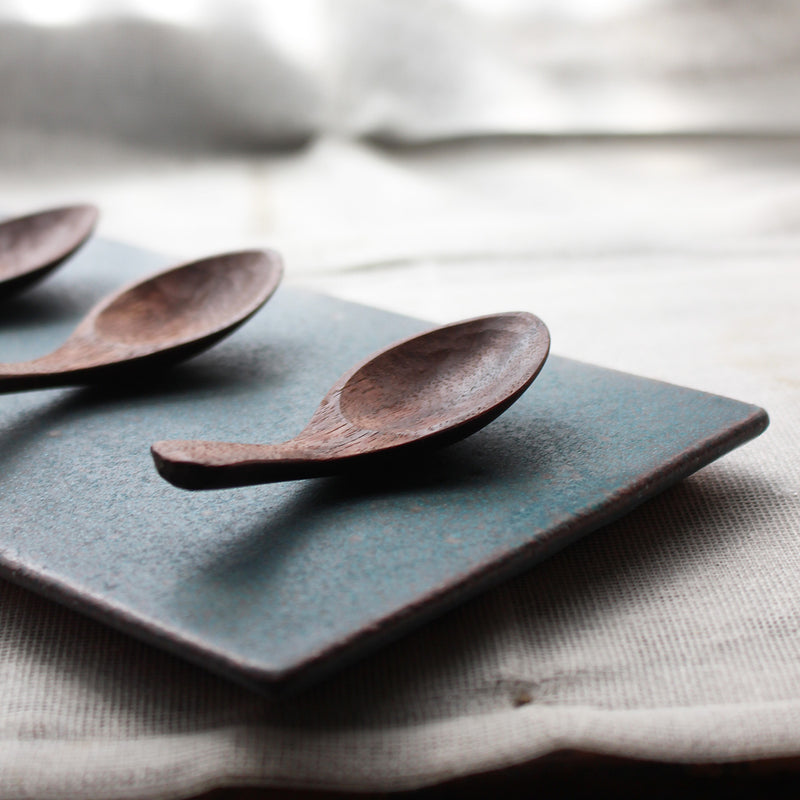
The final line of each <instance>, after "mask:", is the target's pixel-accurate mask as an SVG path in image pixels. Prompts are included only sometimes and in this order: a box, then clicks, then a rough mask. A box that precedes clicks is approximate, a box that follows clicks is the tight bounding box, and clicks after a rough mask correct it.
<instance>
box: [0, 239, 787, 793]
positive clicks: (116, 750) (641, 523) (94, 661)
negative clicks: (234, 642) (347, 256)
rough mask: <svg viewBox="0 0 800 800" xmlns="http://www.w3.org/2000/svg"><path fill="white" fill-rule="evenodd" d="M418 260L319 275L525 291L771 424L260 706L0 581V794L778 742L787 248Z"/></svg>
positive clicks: (509, 294)
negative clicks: (746, 405)
mask: <svg viewBox="0 0 800 800" xmlns="http://www.w3.org/2000/svg"><path fill="white" fill-rule="evenodd" d="M426 264H427V265H426V266H424V267H423V266H419V265H417V267H416V268H415V267H414V266H412V265H405V267H401V266H399V265H395V266H394V267H393V268H387V269H386V271H380V270H376V271H374V272H372V273H369V274H368V276H367V278H368V279H367V278H365V277H364V275H362V276H361V280H359V278H358V273H353V274H350V275H349V276H348V275H340V277H341V278H343V280H344V284H345V288H346V287H347V286H348V285H349V286H350V287H351V289H353V288H354V287H358V286H360V287H361V291H363V292H369V291H372V292H374V293H375V294H376V295H378V294H380V293H381V286H382V287H383V290H384V291H386V290H390V287H391V286H392V285H393V282H394V281H395V280H396V279H398V277H399V276H400V275H404V276H405V280H406V285H407V287H408V288H407V291H406V294H405V295H403V294H402V292H399V291H398V290H397V289H396V288H395V289H391V290H390V291H391V295H392V300H393V302H394V304H396V305H400V304H402V303H403V302H407V303H412V302H413V298H414V296H415V295H414V292H415V289H414V286H413V281H410V280H409V276H411V277H412V278H417V277H419V276H420V275H421V274H423V273H424V274H425V275H427V277H428V279H429V285H439V286H441V287H443V288H442V290H441V292H440V296H439V300H440V301H441V303H442V306H441V309H442V310H443V311H446V312H447V313H448V314H449V312H450V311H453V310H455V309H457V308H458V309H460V310H461V311H463V312H465V313H471V312H472V311H474V310H475V308H476V307H477V306H480V305H482V304H483V305H491V304H493V303H495V302H497V303H500V302H504V303H505V304H506V307H512V306H513V307H521V308H530V309H531V310H535V311H536V312H537V313H539V314H541V315H542V316H543V317H544V318H545V319H546V320H548V322H549V324H550V326H551V331H552V334H553V342H554V350H555V351H556V352H560V353H564V354H568V355H580V356H584V357H589V358H592V359H593V360H596V361H599V362H601V363H605V364H608V365H611V366H619V367H622V368H626V369H630V370H634V371H640V372H643V373H645V374H648V375H652V376H655V377H660V378H665V379H668V380H672V381H675V382H680V383H686V384H689V385H692V386H695V387H697V388H701V389H708V390H712V391H717V392H721V393H725V394H728V395H732V396H734V397H737V398H740V399H744V400H747V401H751V402H755V403H759V404H762V405H763V406H765V407H766V408H767V409H768V410H769V412H770V413H771V416H772V424H771V427H770V428H769V429H768V431H767V432H766V433H765V434H764V435H763V436H762V437H760V438H759V439H757V440H755V441H754V442H751V443H749V444H747V445H746V446H744V447H742V448H741V449H739V450H737V451H735V452H733V453H731V454H729V455H728V456H726V457H724V458H723V459H721V460H720V461H719V462H716V463H715V464H713V465H711V466H709V467H707V468H705V469H703V470H702V471H701V472H699V473H698V474H696V475H695V476H693V477H691V478H689V479H687V480H685V481H684V482H682V483H681V484H680V485H678V486H677V487H675V488H674V489H672V490H670V491H668V492H666V493H665V494H663V495H662V496H660V497H658V498H657V499H655V500H653V501H651V502H649V503H647V504H646V505H645V506H643V507H641V508H640V509H638V510H637V511H634V512H633V513H632V514H630V515H629V516H627V517H625V518H624V519H622V520H621V521H619V522H617V523H615V524H614V525H611V526H609V527H607V528H605V529H602V530H600V531H598V532H596V533H595V534H593V535H591V536H589V537H587V538H586V539H584V540H583V541H581V542H579V543H577V544H575V545H573V546H571V547H570V548H568V549H567V550H566V551H563V552H562V553H561V554H559V555H557V556H556V557H554V558H552V559H551V560H549V561H548V562H546V563H543V564H541V565H540V566H538V567H536V568H534V569H532V570H531V571H530V572H529V573H528V574H526V575H524V576H522V577H520V578H518V579H516V580H514V581H512V582H510V583H507V584H505V585H503V586H500V587H499V588H497V589H495V590H494V591H491V592H489V593H487V594H486V595H485V596H483V597H481V598H479V599H477V600H475V601H473V602H471V603H469V604H468V605H466V606H464V607H462V608H460V609H459V610H457V611H455V612H453V613H451V614H449V615H448V616H446V617H444V618H442V619H441V620H439V621H437V622H434V623H433V624H430V625H428V626H426V627H425V628H423V629H422V630H420V631H419V632H417V633H415V634H413V635H411V636H409V637H408V638H406V639H405V640H403V641H401V642H399V643H397V644H395V645H393V646H390V647H388V648H386V649H384V650H383V651H381V652H380V653H378V654H377V655H375V656H373V657H371V658H368V659H367V660H365V661H364V662H362V663H360V664H358V665H356V666H354V667H351V668H349V669H346V670H344V671H343V672H342V673H341V674H339V675H338V676H336V677H334V678H333V679H332V680H330V681H328V682H327V683H325V684H323V685H320V686H318V687H316V688H314V689H312V690H310V691H309V692H308V693H306V694H304V695H302V696H299V697H297V698H294V699H292V700H291V701H289V702H286V703H285V704H282V705H280V706H271V705H270V704H268V703H267V702H266V701H264V700H261V699H259V698H258V697H256V696H254V695H252V694H250V693H249V692H247V691H245V690H243V689H239V688H237V687H235V686H233V685H231V684H229V683H227V682H225V681H223V680H221V679H217V678H215V677H212V676H211V675H210V674H207V673H205V672H204V671H202V670H200V669H197V668H194V667H191V666H188V665H186V664H184V663H183V662H181V661H179V660H177V659H174V658H172V657H170V656H168V655H165V654H162V653H160V652H158V651H156V650H154V649H152V648H150V647H147V646H145V645H142V644H139V643H137V642H136V641H133V640H131V639H129V638H127V637H125V636H122V635H120V634H117V633H115V632H113V631H111V630H109V629H107V628H106V627H104V626H102V625H100V624H97V623H94V622H91V621H88V620H86V619H84V618H82V617H80V616H78V615H76V614H74V613H73V612H71V611H69V610H66V609H62V608H60V607H58V606H55V605H53V604H51V603H49V602H48V601H45V600H42V599H39V598H38V597H36V596H35V595H33V594H30V593H28V592H26V591H23V590H21V589H17V588H14V587H13V586H11V585H10V584H2V585H1V586H0V593H1V595H0V596H1V597H2V599H1V600H0V737H2V738H0V797H7V798H11V797H22V796H29V797H37V798H68V797H80V798H83V799H84V800H87V799H89V798H98V799H99V798H158V797H177V796H186V795H190V794H192V793H196V792H199V791H201V790H203V789H206V788H209V787H214V786H219V785H226V784H227V785H231V784H265V785H274V784H278V785H287V786H317V787H326V788H331V789H345V788H350V789H352V788H356V789H394V788H407V787H414V786H420V785H424V784H427V783H430V782H434V781H437V780H440V779H444V778H448V777H452V776H456V775H463V774H466V773H469V772H470V771H475V770H482V769H490V768H492V769H494V768H498V767H502V766H504V765H510V764H515V763H518V762H523V761H526V760H529V759H533V758H537V757H539V756H542V755H544V754H546V753H549V752H553V751H557V750H560V749H563V748H578V749H582V750H588V751H592V752H598V753H609V754H615V755H622V756H634V757H640V758H649V759H663V760H668V761H697V762H703V761H716V760H732V759H752V758H762V757H773V756H785V755H798V754H800V725H798V720H799V719H800V580H799V578H800V536H798V533H800V501H799V500H798V488H799V487H800V458H798V452H800V448H798V445H799V444H800V441H798V439H799V438H800V437H799V435H798V432H800V402H798V400H800V392H799V391H798V385H797V377H798V375H797V355H798V341H799V340H800V337H799V336H798V331H797V318H796V316H795V315H796V309H797V308H798V303H799V302H800V293H799V292H798V280H797V259H796V256H795V255H794V254H793V253H773V254H769V255H764V254H760V255H753V254H747V255H741V254H740V255H736V254H727V255H724V256H723V255H719V254H714V255H708V254H706V255H702V254H699V253H692V254H679V255H675V254H673V255H669V256H665V255H661V256H655V255H652V254H651V255H649V256H643V255H630V254H628V255H616V256H614V257H606V258H604V259H593V258H585V259H568V260H566V261H563V260H562V261H560V262H559V263H558V264H557V265H556V264H555V263H554V262H553V261H550V262H543V261H541V260H537V259H531V260H529V261H524V262H521V261H519V260H514V259H512V260H505V261H504V260H503V259H500V258H498V259H496V260H488V261H485V262H483V263H480V264H478V263H476V262H475V261H474V260H473V261H471V262H469V263H458V262H456V261H454V260H450V261H448V262H439V263H433V262H430V261H429V262H426ZM486 270H490V271H491V272H490V274H491V275H492V279H493V280H494V281H497V286H495V287H494V288H493V289H492V291H490V292H486V293H484V294H482V291H483V287H485V285H486V284H485V281H486V274H487V273H486ZM381 275H383V277H381ZM329 280H332V278H329ZM348 282H349V283H348ZM446 287H457V291H456V293H455V295H456V296H455V297H454V296H452V295H451V294H448V293H447V291H446ZM384 296H385V295H384ZM460 296H463V298H466V299H462V301H461V302H460V303H459V300H458V298H459V297H460Z"/></svg>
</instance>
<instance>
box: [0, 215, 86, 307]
mask: <svg viewBox="0 0 800 800" xmlns="http://www.w3.org/2000/svg"><path fill="white" fill-rule="evenodd" d="M97 219H98V210H97V209H96V208H95V207H94V206H92V205H86V204H83V205H75V206H65V207H64V208H54V209H50V210H49V211H40V212H38V213H36V214H28V215H26V216H24V217H15V218H14V219H9V220H5V221H4V222H0V298H2V297H8V296H10V295H13V294H16V293H17V292H20V291H22V290H23V289H26V288H27V287H28V286H30V285H31V284H33V283H34V282H36V281H39V280H41V279H42V278H44V277H45V276H47V275H48V274H49V273H50V272H52V271H53V270H54V269H55V268H56V267H58V266H59V265H60V264H62V263H63V262H64V261H65V260H66V259H67V258H69V256H71V255H72V254H73V253H74V252H75V251H76V250H77V249H78V248H79V247H80V246H81V245H82V244H83V243H84V242H85V241H86V240H87V239H88V238H89V236H90V235H91V233H92V231H93V230H94V227H95V225H96V224H97Z"/></svg>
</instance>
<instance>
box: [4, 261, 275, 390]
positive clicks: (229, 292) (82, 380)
mask: <svg viewBox="0 0 800 800" xmlns="http://www.w3.org/2000/svg"><path fill="white" fill-rule="evenodd" d="M282 273H283V268H282V266H281V262H280V258H279V256H278V255H277V253H273V252H261V251H244V252H240V253H229V254H226V255H219V256H214V257H212V258H206V259H203V260H202V261H195V262H192V263H191V264H184V265H183V266H180V267H174V268H173V269H170V270H167V271H165V272H160V273H158V274H157V275H153V276H152V277H150V278H147V279H145V280H143V281H140V282H138V283H135V284H132V285H130V286H128V287H127V288H125V289H122V290H120V291H119V292H117V293H115V294H113V295H111V296H110V297H108V298H106V299H105V300H102V301H101V302H100V303H99V304H98V305H96V306H95V307H94V308H93V309H92V310H91V311H90V312H89V313H88V314H87V316H86V317H85V318H84V319H83V321H82V322H81V323H80V324H79V325H78V327H77V328H76V329H75V331H74V332H73V333H72V335H71V336H70V337H69V339H67V341H66V342H64V344H63V345H61V347H59V348H58V349H57V350H55V351H54V352H52V353H50V354H49V355H46V356H42V357H41V358H37V359H34V360H33V361H25V362H21V363H17V364H0V392H17V391H21V390H24V389H44V388H48V387H52V386H74V385H79V384H86V383H96V382H100V381H104V380H107V379H109V378H113V377H118V376H120V375H122V376H125V377H127V376H129V375H130V374H131V373H132V372H133V371H134V370H138V369H143V368H147V370H148V371H150V370H151V369H153V368H155V367H159V366H163V365H166V364H170V363H174V362H176V361H180V360H183V359H185V358H189V357H190V356H193V355H195V354H196V353H199V352H201V351H202V350H205V349H206V348H208V347H211V345H213V344H215V343H216V342H218V341H219V340H220V339H222V338H223V337H224V336H227V335H228V334H229V333H231V332H232V331H234V330H235V329H236V328H237V327H239V325H241V324H242V323H243V322H244V321H245V320H247V319H248V318H249V317H251V316H252V315H253V314H255V312H256V311H257V310H258V309H259V308H260V307H261V306H262V305H263V304H264V303H265V302H266V301H267V300H268V299H269V297H270V296H271V295H272V293H273V292H274V291H275V289H276V288H277V287H278V284H279V283H280V279H281V275H282Z"/></svg>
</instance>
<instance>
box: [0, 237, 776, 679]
mask: <svg viewBox="0 0 800 800" xmlns="http://www.w3.org/2000/svg"><path fill="white" fill-rule="evenodd" d="M167 265H168V262H167V261H166V260H165V259H162V258H158V257H156V256H153V255H152V254H146V253H142V252H141V251H138V250H134V249H132V248H128V247H123V246H121V245H115V244H111V243H108V242H103V241H93V242H92V243H90V244H89V245H87V247H86V248H85V249H83V250H82V251H81V252H80V253H79V254H78V255H77V256H76V257H75V258H74V259H73V261H72V262H71V263H69V264H68V265H66V266H65V267H64V268H63V269H62V270H61V272H60V273H59V274H58V275H55V276H53V278H52V279H50V280H49V281H48V282H47V284H43V285H42V286H41V287H37V288H36V289H34V290H32V291H31V292H30V293H28V294H27V295H25V296H24V297H23V298H19V299H18V300H16V301H15V302H14V303H13V304H11V303H8V304H6V305H5V307H4V315H3V318H4V319H3V322H2V323H0V354H2V355H1V356H0V357H2V358H3V360H6V361H15V360H20V359H25V358H30V357H33V356H36V355H40V354H42V353H44V352H46V351H48V350H50V349H52V348H53V347H54V346H55V345H56V344H58V343H59V342H60V341H61V340H62V339H63V338H65V337H66V335H67V334H68V333H69V331H70V330H71V329H72V327H73V325H74V324H75V323H76V321H77V320H78V319H79V318H80V317H81V315H82V314H83V312H84V311H86V310H87V309H88V308H89V307H90V306H91V304H92V303H93V302H94V301H95V300H96V299H98V298H99V297H100V296H102V295H103V294H105V293H106V292H108V291H111V290H112V289H115V288H117V287H118V286H119V285H120V284H122V283H124V282H126V281H129V280H132V279H133V278H136V277H138V276H140V275H142V274H145V273H149V272H151V271H153V270H155V269H158V268H161V267H165V266H167ZM427 327H429V325H428V324H427V323H424V322H420V321H419V320H413V319H408V318H404V317H399V316H396V315H392V314H388V313H385V312H382V311H378V310H375V309H372V308H366V307H362V306H356V305H351V304H348V303H344V302H341V301H338V300H334V299H331V298H329V297H325V296H321V295H317V294H313V293H308V292H303V291H300V290H297V289H290V288H282V289H279V290H278V292H277V294H276V295H275V297H274V298H273V299H272V300H271V301H270V302H269V303H268V304H267V305H266V306H265V308H264V309H263V310H262V311H261V312H260V313H259V314H258V315H256V317H255V318H254V319H253V320H251V321H250V322H248V323H247V324H246V325H245V326H244V327H243V328H242V329H241V330H239V331H238V332H237V333H236V334H235V335H234V336H233V337H231V338H230V339H229V340H227V341H225V342H224V343H222V344H221V345H219V346H218V347H216V348H215V349H213V350H211V351H209V352H208V353H206V354H204V355H202V356H200V357H198V358H196V359H194V360H193V361H191V362H189V363H187V364H185V365H183V366H180V367H178V368H175V369H173V370H172V371H170V372H167V373H164V375H163V376H162V377H161V378H159V379H158V380H157V381H156V384H155V387H152V386H151V385H150V380H148V386H147V387H146V388H145V387H140V386H137V385H135V384H134V385H131V386H115V387H113V388H110V389H104V390H100V389H65V390H50V391H41V392H29V393H25V394H19V395H6V396H2V397H0V406H1V407H2V410H1V411H0V453H2V459H3V469H2V477H0V481H2V491H1V492H0V571H1V572H2V574H3V575H4V576H5V577H7V578H9V579H10V580H14V581H17V582H19V583H21V584H23V585H25V586H27V587H29V588H31V589H34V590H35V591H38V592H41V593H43V594H45V595H47V596H48V597H51V598H53V599H55V600H58V601H61V602H64V603H67V604H68V605H70V606H72V607H74V608H76V609H79V610H81V611H83V612H85V613H87V614H90V615H91V616H93V617H96V618H98V619H100V620H104V621H105V622H107V623H108V624H110V625H114V626H116V627H118V628H120V629H122V630H125V631H127V632H129V633H130V634H132V635H134V636H138V637H141V638H143V639H145V640H147V641H149V642H151V643H152V644H154V645H156V646H159V647H164V648H166V649H168V650H170V651H172V652H175V653H178V654H180V655H182V656H184V657H185V658H188V659H191V660H192V661H195V662H197V663H199V664H202V665H205V666H206V667H208V668H209V669H211V670H215V671H217V672H220V673H222V674H225V675H228V676H229V677H231V678H233V679H235V680H237V681H240V682H242V683H244V684H246V685H248V686H250V687H254V688H256V689H259V690H263V691H268V692H273V691H275V692H277V691H282V690H286V689H289V688H296V687H299V686H302V685H304V684H305V683H307V682H308V681H311V680H314V679H317V678H319V677H320V676H321V675H323V674H324V673H325V672H327V671H330V670H332V669H334V668H336V667H338V666H340V665H342V664H343V663H345V662H347V661H349V660H352V659H355V658H357V657H359V656H361V655H362V654H364V653H366V652H367V651H368V650H371V649H373V648H375V647H377V646H378V645H380V644H381V643H383V642H385V641H387V640H389V639H390V638H394V637H396V636H398V635H400V634H401V633H403V632H404V631H406V630H408V629H410V628H411V627H413V626H417V625H419V624H420V623H422V622H423V621H424V620H426V619H428V618H430V617H432V616H434V615H436V614H439V613H441V612H443V611H444V610H446V609H447V608H449V607H451V606H453V605H454V604H456V603H459V602H461V601H463V600H465V599H466V598H467V597H469V596H472V595H474V594H476V593H477V592H479V591H481V590H483V589H485V588H487V587H489V586H490V585H492V584H494V583H496V582H498V581H500V580H503V579H505V578H507V577H509V576H511V575H512V574H515V573H518V572H520V571H522V570H524V569H526V568H528V567H530V566H531V565H532V564H535V563H536V562H537V561H539V560H541V559H543V558H545V557H547V556H548V555H550V554H551V553H553V552H554V551H556V550H558V549H559V548H561V547H563V546H565V545H566V544H568V543H569V542H571V541H573V540H575V539H576V538H578V537H580V536H583V535H585V534H587V533H590V532H591V531H593V530H595V529H596V528H598V527H599V526H601V525H603V524H605V523H607V522H609V521H610V520H612V519H614V518H615V517H618V516H619V515H621V514H624V513H626V512H627V511H629V510H630V509H632V508H633V507H634V506H636V505H638V504H639V503H641V502H642V501H644V500H646V499H647V498H648V497H652V496H653V495H654V494H656V493H657V492H660V491H661V490H663V489H664V488H665V487H667V486H668V485H669V484H671V483H674V482H675V481H678V480H680V479H681V478H682V477H684V476H686V475H688V474H689V473H691V472H693V471H695V470H697V469H699V468H700V467H702V466H703V465H705V464H707V463H709V462H710V461H712V460H713V459H715V458H717V457H718V456H720V455H722V454H723V453H725V452H726V451H728V450H730V449H731V448H733V447H736V446H737V445H739V444H742V443H743V442H745V441H746V440H748V439H750V438H752V437H754V436H756V435H757V434H759V433H760V432H761V431H762V430H764V428H765V427H766V424H767V417H766V414H765V413H764V411H762V410H761V409H759V408H757V407H755V406H751V405H747V404H744V403H740V402H737V401H734V400H729V399H726V398H722V397H717V396H714V395H709V394H704V393H701V392H697V391H693V390H690V389H686V388H681V387H678V386H672V385H668V384H664V383H659V382H656V381H652V380H648V379H645V378H641V377H636V376H634V375H627V374H622V373H619V372H614V371H611V370H607V369H601V368H599V367H595V366H591V365H588V364H583V363H577V362H575V361H571V360H567V359H564V358H559V357H557V356H551V357H550V359H549V360H548V362H547V364H546V365H545V367H544V369H543V371H542V373H541V375H540V376H539V377H538V378H537V380H536V381H535V382H534V384H533V385H532V387H531V388H530V389H529V390H528V391H527V392H526V393H525V395H523V397H522V399H521V400H519V401H518V402H517V403H516V404H515V405H514V406H513V407H512V408H511V409H510V410H509V411H508V412H506V413H505V414H504V415H503V416H502V417H500V418H499V419H498V420H497V421H495V422H494V423H492V424H491V425H489V426H488V427H487V428H485V429H484V430H483V431H481V432H479V433H477V434H476V435H474V436H473V437H471V438H469V439H467V440H465V441H463V442H460V443H459V444H456V445H453V446H452V447H450V448H448V449H445V450H442V451H440V452H437V453H435V454H434V455H431V456H426V457H425V458H424V459H421V460H415V461H411V462H408V463H407V464H405V465H404V468H403V470H402V471H401V472H400V471H398V472H394V473H391V472H385V473H378V474H376V473H375V471H372V472H371V473H369V474H367V475H353V476H349V477H347V478H345V477H341V478H326V479H318V480H312V481H300V482H296V483H289V484H277V485H267V486H257V487H248V488H245V489H232V490H226V491H220V492H208V493H189V492H183V491H181V490H179V489H175V488H173V487H172V486H170V485H169V484H167V483H165V482H164V481H163V480H162V479H160V478H159V477H158V475H157V474H156V472H155V470H154V468H153V465H152V461H151V459H150V456H149V452H148V451H149V446H150V443H151V442H152V441H154V440H157V439H173V438H174V439H195V438H206V439H219V440H229V441H263V442H277V441H282V440H284V439H288V438H290V437H291V436H293V435H294V434H295V433H297V432H298V431H299V430H300V429H301V428H302V427H303V425H304V424H305V422H306V421H307V420H308V419H309V417H310V416H311V414H312V412H313V411H314V409H315V408H316V406H317V403H318V402H319V400H320V399H321V398H322V396H323V395H324V394H325V392H326V391H327V389H328V388H329V386H330V385H331V384H333V382H334V381H335V379H336V378H337V377H338V376H339V375H340V374H341V373H343V372H344V371H345V370H346V369H347V368H349V367H350V366H351V365H352V364H354V363H356V362H358V361H360V360H362V359H363V358H364V357H365V356H367V355H369V354H370V353H371V352H373V351H374V350H377V349H379V348H381V347H383V346H385V345H387V344H389V343H391V342H393V341H395V340H396V339H399V338H401V337H405V336H408V335H410V334H412V333H414V332H417V331H420V330H423V329H425V328H427Z"/></svg>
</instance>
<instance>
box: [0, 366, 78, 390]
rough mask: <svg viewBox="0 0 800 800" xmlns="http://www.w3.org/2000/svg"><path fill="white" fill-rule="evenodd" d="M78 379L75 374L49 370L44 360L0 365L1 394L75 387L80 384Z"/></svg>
mask: <svg viewBox="0 0 800 800" xmlns="http://www.w3.org/2000/svg"><path fill="white" fill-rule="evenodd" d="M76 377H77V374H76V373H75V372H73V373H69V372H65V371H64V370H63V369H61V370H58V369H52V368H49V367H48V366H47V365H46V363H45V360H44V359H35V360H34V361H22V362H18V363H16V364H0V394H10V393H12V392H24V391H30V390H33V389H51V388H55V387H57V386H74V385H76V384H78V383H80V380H77V379H76Z"/></svg>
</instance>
